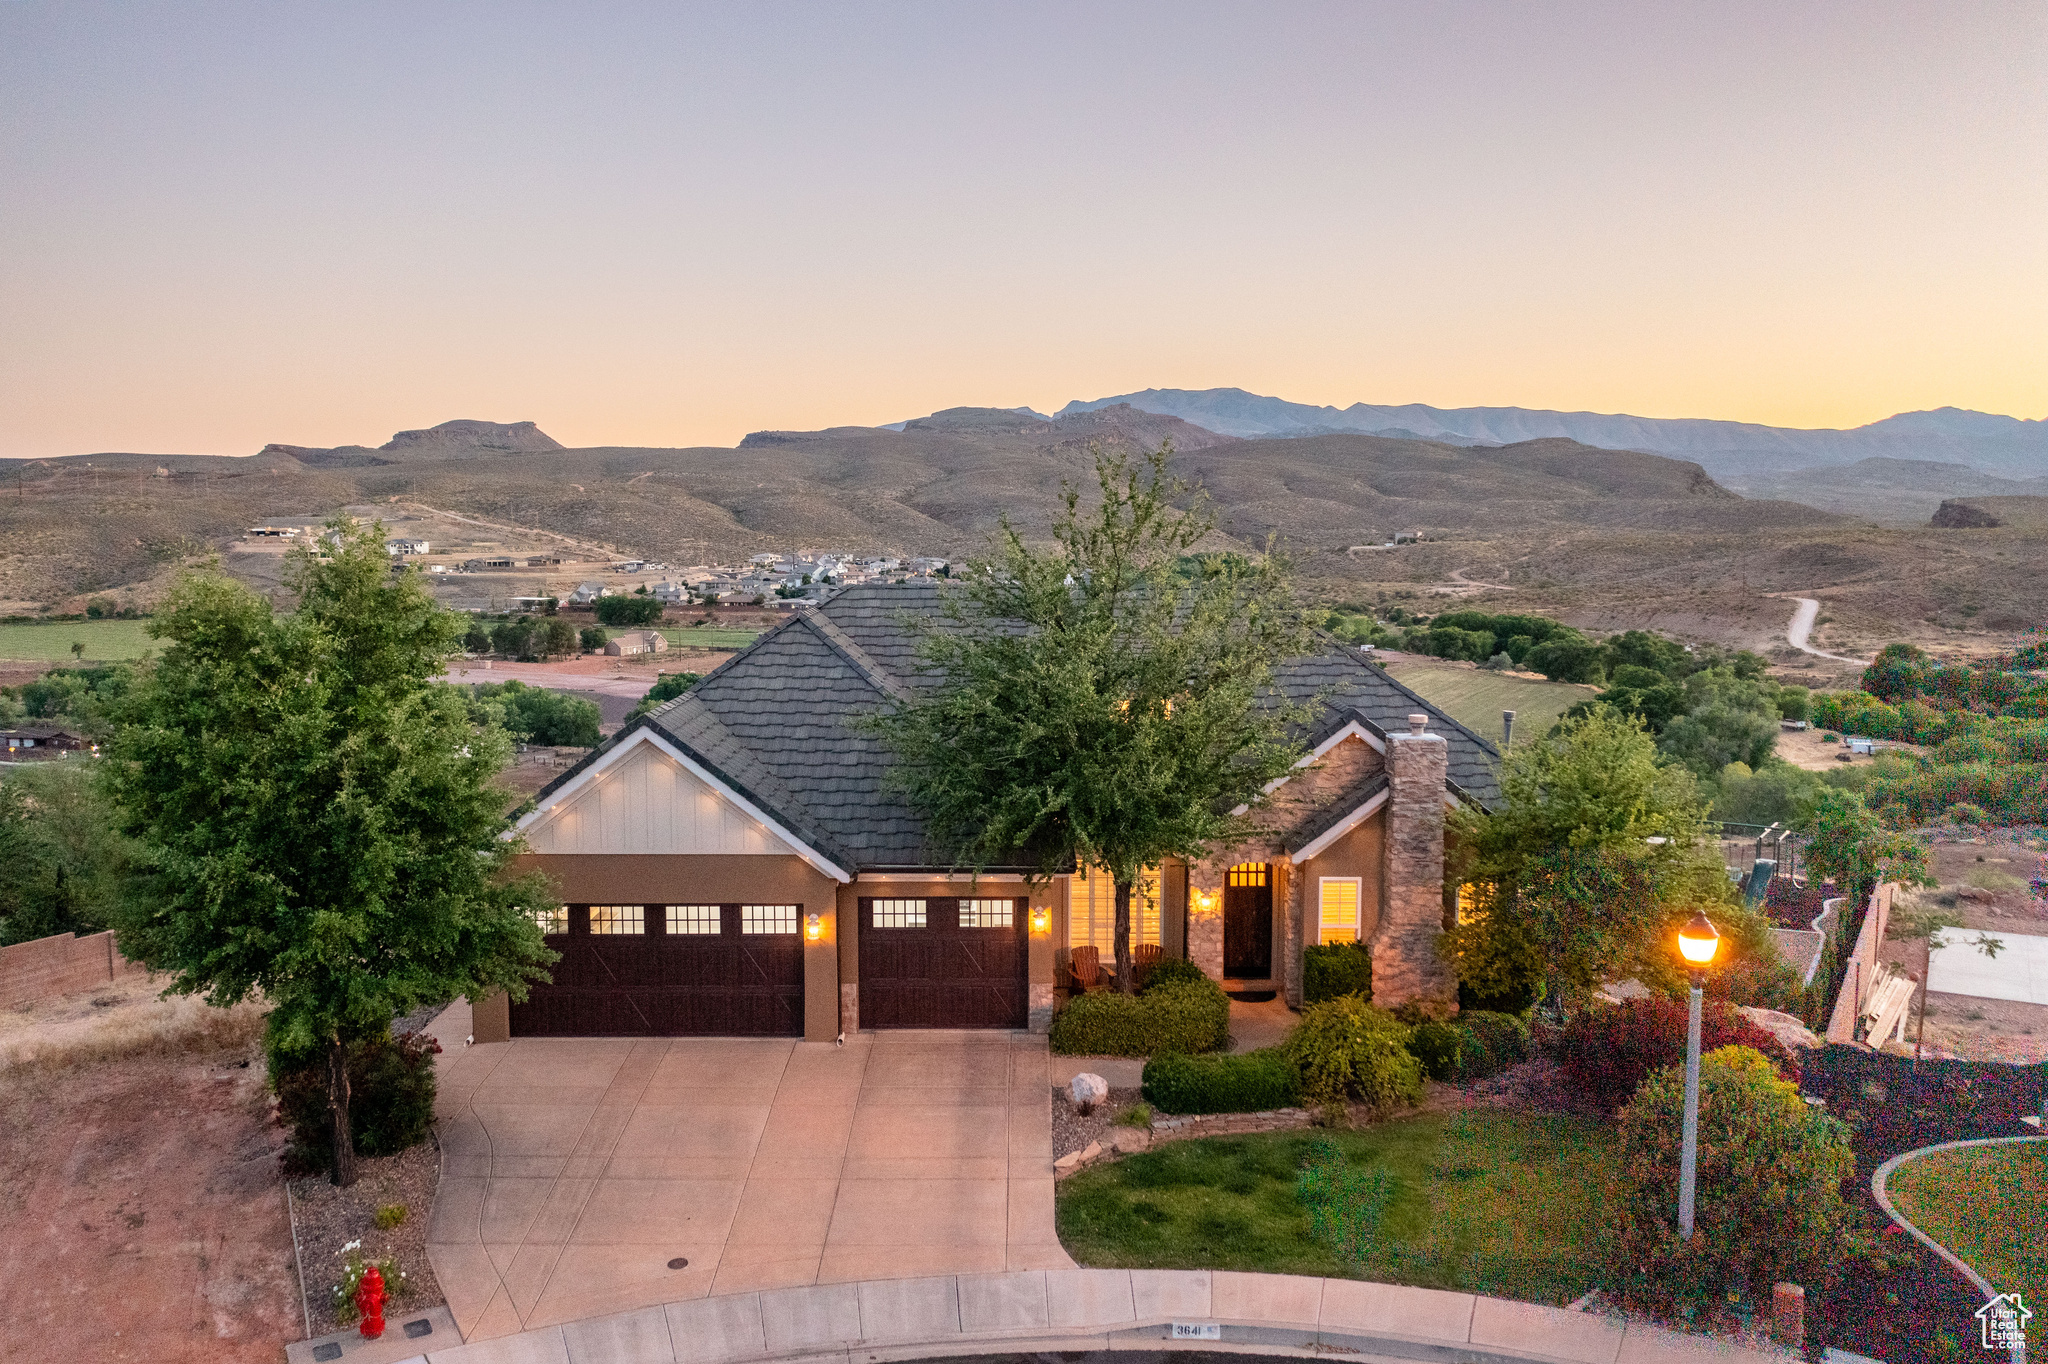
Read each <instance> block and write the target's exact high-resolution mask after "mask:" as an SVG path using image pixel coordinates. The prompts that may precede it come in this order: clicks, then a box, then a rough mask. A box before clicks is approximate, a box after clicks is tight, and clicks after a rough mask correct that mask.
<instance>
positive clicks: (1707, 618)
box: [0, 404, 2048, 651]
mask: <svg viewBox="0 0 2048 1364" xmlns="http://www.w3.org/2000/svg"><path fill="white" fill-rule="evenodd" d="M437 433H438V434H437ZM1168 436H1171V438H1172V439H1173V440H1174V442H1175V444H1176V446H1177V447H1178V449H1179V451H1180V453H1179V455H1178V457H1177V460H1176V463H1177V466H1178V467H1179V469H1180V470H1181V472H1183V473H1184V474H1186V475H1188V476H1190V477H1193V478H1197V479H1199V480H1200V481H1201V482H1202V483H1203V485H1204V486H1205V487H1206V488H1207V489H1208V491H1209V493H1210V494H1211V495H1212V497H1213V498H1214V500H1215V505H1216V509H1217V513H1218V517H1219V528H1218V532H1217V534H1216V536H1215V537H1214V539H1213V540H1212V542H1211V544H1212V546H1213V547H1215V548H1240V549H1251V548H1256V547H1259V546H1261V545H1263V544H1264V543H1265V542H1266V539H1267V537H1268V536H1269V535H1272V536H1277V537H1279V538H1280V539H1281V541H1282V543H1283V544H1284V545H1285V547H1286V548H1287V549H1288V550H1289V551H1290V552H1291V553H1292V554H1293V555H1294V557H1295V558H1296V559H1297V561H1298V563H1299V566H1300V571H1301V574H1302V577H1303V579H1304V582H1305V583H1306V585H1307V586H1308V588H1309V590H1310V591H1311V592H1313V593H1315V594H1317V595H1321V596H1324V597H1326V598H1328V599H1331V600H1347V599H1348V600H1381V601H1386V600H1389V599H1392V600H1398V601H1401V602H1403V603H1404V604H1409V605H1411V606H1412V607H1413V608H1414V609H1421V610H1428V609H1435V606H1440V605H1441V604H1443V602H1444V601H1445V600H1446V599H1447V597H1451V596H1455V597H1465V598H1470V597H1473V596H1475V595H1476V596H1479V597H1480V598H1482V599H1483V600H1484V601H1485V602H1486V603H1487V604H1489V605H1498V606H1500V607H1503V608H1506V607H1515V608H1527V609H1533V610H1541V611H1549V612H1552V613H1555V614H1560V615H1563V616H1564V617H1566V618H1567V619H1573V620H1577V621H1580V622H1583V623H1587V624H1596V625H1599V626H1601V627H1602V628H1617V627H1621V626H1625V625H1629V624H1637V625H1656V626H1659V627H1661V628H1667V629H1670V630H1672V631H1673V632H1675V633H1679V634H1682V635H1686V636H1688V637H1703V638H1717V639H1728V640H1731V641H1740V642H1744V643H1750V644H1767V643H1768V642H1769V640H1770V639H1771V638H1772V636H1773V634H1774V633H1775V632H1777V631H1781V630H1782V628H1783V624H1784V619H1785V617H1786V616H1787V615H1788V614H1789V608H1788V607H1786V606H1785V605H1784V604H1783V603H1782V602H1780V601H1777V600H1775V599H1773V598H1772V597H1771V595H1770V594H1772V593H1783V592H1799V593H1804V594H1808V595H1813V594H1820V595H1822V596H1823V597H1825V598H1826V600H1827V602H1828V611H1829V614H1830V616H1831V618H1832V619H1833V620H1834V621H1835V622H1836V624H1833V625H1823V627H1822V629H1821V634H1820V643H1821V644H1822V646H1823V647H1832V648H1837V650H1838V651H1840V650H1842V649H1854V648H1861V647H1866V646H1867V645H1868V644H1870V643H1873V642H1875V641H1877V640H1881V639H1883V638H1887V637H1892V636H1895V635H1898V634H1901V633H1913V634H1915V635H1916V636H1919V635H1922V634H1924V632H1925V631H1928V630H1936V631H1939V630H1956V631H1963V632H1969V631H1980V632H1981V631H1984V630H1997V631H2004V630H2013V629H2018V628H2021V627H2023V626H2025V625H2028V624H2031V623H2034V622H2038V621H2039V620H2041V619H2043V618H2044V617H2048V583H2044V582H2043V581H2042V580H2041V578H2040V575H2038V574H2035V573H2032V572H2031V571H2029V565H2032V564H2036V563H2039V562H2041V561H2042V560H2043V559H2044V558H2048V531H2043V530H2041V529H2038V528H2033V529H2030V528H2029V527H2028V526H2025V525H2018V524H2013V525H2008V526H2004V527H1999V528H1992V529H1988V530H1972V531H1955V530H1947V529H1937V528H1931V527H1927V526H1925V525H1924V524H1922V525H1920V526H1918V527H1913V528H1907V527H1882V526H1876V525H1873V524H1871V521H1870V519H1869V518H1867V517H1860V516H1845V515H1841V514H1837V513H1832V512H1828V511H1824V510H1820V509H1817V508H1814V507H1811V506H1805V505H1801V504H1799V503H1796V502H1792V501H1787V500H1778V499H1770V498H1757V497H1744V496H1741V495H1739V494H1737V493H1736V492H1734V491H1731V490H1730V489H1729V488H1727V487H1725V486H1723V485H1722V484H1721V483H1719V482H1717V481H1716V480H1715V479H1714V478H1712V477H1711V476H1710V475H1709V473H1708V471H1707V470H1706V469H1705V468H1703V467H1702V466H1701V465H1700V464H1699V463H1697V462H1694V461H1690V460H1682V459H1674V458H1669V457H1666V456H1662V455H1657V454H1651V453H1645V452H1642V451H1632V450H1609V449H1603V448H1598V447H1594V446H1590V445H1586V444H1583V443H1580V442H1577V441H1573V440H1569V439H1565V438H1561V437H1546V438H1542V439H1536V440H1529V441H1517V442H1511V443H1507V444H1503V445H1497V446H1496V445H1470V444H1451V443H1446V442H1443V441H1428V440H1421V439H1418V438H1415V437H1389V436H1370V435H1363V434H1358V433H1340V434H1329V433H1325V434H1322V435H1314V436H1295V437H1272V436H1267V437H1261V438H1252V439H1240V438H1233V437H1231V436H1228V435H1218V434H1216V433H1214V432H1212V431H1208V430H1205V429H1202V428H1200V427H1198V426H1196V425H1194V424H1191V423H1189V422H1188V421H1186V420H1185V419H1180V418H1175V417H1172V416H1170V415H1168V416H1162V415H1160V414H1156V413H1148V412H1146V411H1145V410H1143V409H1142V408H1139V407H1136V406H1134V405H1132V406H1126V405H1121V404H1110V405H1107V406H1105V407H1101V408H1095V409H1090V410H1088V411H1085V412H1069V413H1065V414H1063V415H1061V416H1059V417H1057V418H1054V419H1050V420H1047V419H1044V418H1040V417H1038V416H1037V415H1036V414H1034V413H1024V412H1016V411H1009V410H1002V409H988V408H968V409H947V410H945V411H942V412H937V413H933V414H932V415H930V416H929V417H924V418H918V419H915V420H913V421H910V422H906V423H904V424H903V429H902V430H890V429H886V428H874V427H837V428H830V429H827V430H822V431H802V432H797V431H781V432H756V433H754V434H753V435H750V436H749V437H747V439H746V440H745V441H744V442H742V444H741V445H740V446H739V447H738V448H724V447H698V448H690V449H665V448H630V447H598V448H567V449H565V448H560V447H559V445H558V444H557V443H556V442H553V441H551V440H549V439H548V438H547V437H546V436H545V435H544V434H542V433H541V432H540V431H539V429H538V428H537V427H535V426H533V425H532V424H531V423H518V424H502V425H501V424H495V423H461V424H455V423H449V424H444V425H443V426H441V427H437V428H433V429H432V430H431V431H430V432H428V433H425V435H423V436H419V437H411V436H400V437H394V439H393V440H392V441H390V442H387V443H386V444H385V445H384V446H379V447H375V448H372V447H363V446H356V447H346V446H344V447H338V448H335V449H329V450H324V451H323V450H308V449H302V448H295V447H288V446H270V447H267V448H266V449H265V451H264V453H263V454H261V455H259V456H256V457H254V458H242V459H229V458H220V457H207V456H174V455H118V456H108V455H96V456H89V457H79V458H73V459H66V460H34V461H5V462H0V544H4V546H5V547H6V548H5V552H4V557H0V602H6V603H12V605H0V610H9V609H11V610H23V609H33V608H34V606H35V605H36V604H38V603H49V604H52V605H58V606H63V605H66V604H69V605H70V606H71V607H72V608H74V609H75V607H76V605H77V604H78V602H79V601H80V600H81V598H80V596H79V594H82V593H85V592H88V591H102V590H106V589H108V588H112V587H116V586H119V585H121V584H138V583H139V584H148V583H150V582H153V581H154V582H161V580H162V575H163V574H164V573H165V572H166V571H167V570H168V569H170V568H171V567H173V566H175V565H177V564H180V563H189V562H193V561H195V560H196V559H198V558H200V557H202V556H204V555H206V554H209V553H213V552H217V551H219V550H221V549H222V548H224V547H226V546H228V545H229V544H230V543H232V542H233V541H234V540H235V539H236V537H238V536H239V535H240V533H241V532H242V531H243V530H244V529H245V528H246V527H248V526H251V525H254V524H258V523H260V522H265V521H274V520H287V521H306V520H311V519H316V518H318V517H321V516H324V515H326V514H328V513H331V512H333V511H335V510H336V509H339V508H343V507H347V508H352V509H355V510H356V511H358V512H359V513H374V512H375V511H376V509H377V508H379V507H380V506H383V507H392V508H394V514H395V513H396V511H397V510H402V509H407V508H410V509H427V510H430V511H437V512H442V513H449V514H452V515H455V516H458V517H471V518H478V519H481V520H486V521H489V522H492V523H495V524H500V525H506V526H514V527H519V526H523V527H532V528H538V529H541V530H546V531H550V532H554V533H556V534H560V535H565V536H571V537H575V538H576V539H577V540H579V541H581V542H583V543H585V544H588V545H595V546H610V547H612V548H613V549H615V550H616V551H617V552H619V553H620V554H622V555H625V554H630V555H634V556H646V557H652V558H657V559H661V560H664V561H666V562H667V563H670V564H674V565H683V564H694V563H702V562H716V561H721V560H730V559H734V558H740V557H744V556H745V555H747V554H751V553H754V552H758V551H760V550H764V549H778V550H780V549H790V548H804V547H811V548H820V549H823V548H832V549H844V550H851V551H855V552H863V551H881V552H907V553H931V554H940V555H945V556H948V557H958V556H961V555H965V554H971V553H973V552H975V551H977V550H978V549H980V548H981V547H982V545H983V544H985V543H986V538H987V536H988V534H989V532H990V531H991V530H993V529H994V528H995V526H996V524H997V522H998V519H999V518H1001V517H1003V516H1005V515H1008V516H1009V517H1011V518H1012V519H1013V520H1014V521H1015V523H1016V524H1017V525H1018V527H1019V529H1020V530H1022V531H1023V532H1024V533H1025V534H1026V535H1027V536H1038V535H1043V534H1044V533H1045V531H1046V530H1047V529H1048V526H1049V515H1050V512H1051V509H1052V508H1051V498H1050V493H1051V492H1052V490H1054V489H1055V488H1057V487H1058V485H1059V483H1060V481H1061V479H1063V478H1074V479H1077V480H1080V481H1081V482H1082V483H1083V485H1084V486H1086V484H1087V482H1088V473H1089V454H1088V451H1089V447H1090V445H1091V444H1106V445H1121V446H1122V447H1123V448H1126V449H1132V450H1139V449H1147V448H1153V447H1154V446H1156V444H1157V442H1158V441H1159V440H1161V439H1163V438H1166V437H1168ZM542 442H545V443H546V444H545V445H544V446H543V445H542ZM520 443H525V444H528V445H531V446H534V447H536V448H531V449H524V450H522V449H517V448H508V447H510V446H512V445H516V444H520ZM1899 476H1900V477H1905V476H1906V475H1903V474H1902V475H1899ZM1916 476H1917V475H1916ZM1990 500H1991V499H1985V498H1976V497H1972V498H1971V501H1973V502H1986V503H1988V502H1989V501H1990ZM1402 531H1420V532H1422V534H1423V536H1424V543H1422V544H1420V545H1406V546H1403V547H1401V548H1399V549H1386V548H1382V547H1381V546H1383V545H1384V544H1385V542H1386V541H1388V540H1390V539H1392V538H1393V536H1394V535H1395V533H1396V532H1402ZM148 590H150V589H148V588H145V589H144V595H145V596H146V595H147V592H148Z"/></svg>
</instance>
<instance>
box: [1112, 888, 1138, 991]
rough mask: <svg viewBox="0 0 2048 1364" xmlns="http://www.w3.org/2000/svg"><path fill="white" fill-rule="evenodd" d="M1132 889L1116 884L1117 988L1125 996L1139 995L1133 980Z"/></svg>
mask: <svg viewBox="0 0 2048 1364" xmlns="http://www.w3.org/2000/svg"><path fill="white" fill-rule="evenodd" d="M1131 974H1132V973H1131V887H1130V883H1129V882H1127V881H1119V882H1117V883H1116V988H1117V989H1119V990H1121V991H1123V992H1124V993H1125V994H1127V995H1130V994H1136V993H1137V984H1138V983H1137V982H1136V981H1135V980H1133V979H1131Z"/></svg>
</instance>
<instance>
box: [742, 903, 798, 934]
mask: <svg viewBox="0 0 2048 1364" xmlns="http://www.w3.org/2000/svg"><path fill="white" fill-rule="evenodd" d="M801 909H802V906H800V905H741V906H740V932H742V933H794V932H796V921H797V915H798V913H799V911H800V910H801Z"/></svg>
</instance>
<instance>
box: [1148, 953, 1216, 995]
mask: <svg viewBox="0 0 2048 1364" xmlns="http://www.w3.org/2000/svg"><path fill="white" fill-rule="evenodd" d="M1208 979H1209V975H1208V973H1207V972H1206V971H1204V970H1203V969H1202V968H1201V967H1199V966H1197V965H1195V964H1194V963H1193V962H1191V961H1189V960H1188V959H1187V958H1185V957H1163V958H1161V959H1160V960H1159V961H1156V962H1154V963H1153V964H1152V969H1151V970H1149V971H1147V972H1146V973H1145V977H1144V986H1143V989H1142V993H1144V994H1148V995H1149V994H1151V993H1152V992H1153V991H1154V990H1158V989H1163V988H1164V987H1166V986H1168V985H1199V984H1201V983H1203V982H1204V981H1206V980H1208Z"/></svg>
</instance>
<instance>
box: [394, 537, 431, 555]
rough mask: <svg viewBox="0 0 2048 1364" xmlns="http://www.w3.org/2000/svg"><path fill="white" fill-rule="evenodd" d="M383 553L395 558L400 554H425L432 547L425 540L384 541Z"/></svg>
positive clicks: (429, 551)
mask: <svg viewBox="0 0 2048 1364" xmlns="http://www.w3.org/2000/svg"><path fill="white" fill-rule="evenodd" d="M384 552H385V553H386V554H389V555H392V556H394V557H396V556H397V555H400V554H427V553H431V552H432V546H431V545H430V544H429V542H427V541H425V540H386V541H385V542H384Z"/></svg>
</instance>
